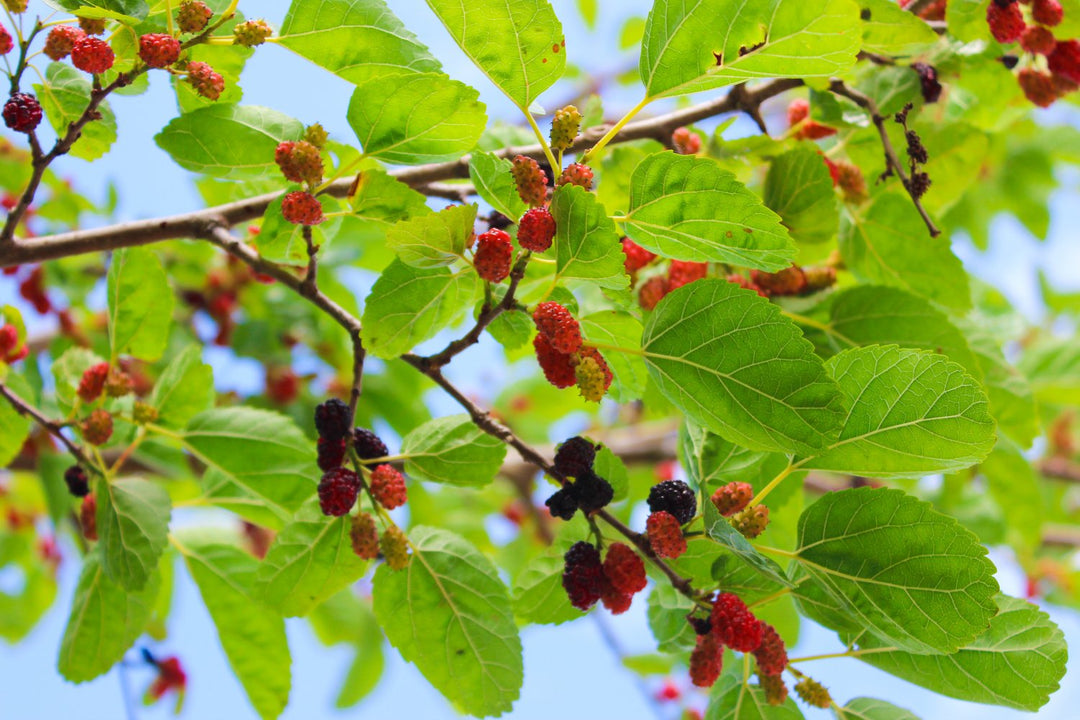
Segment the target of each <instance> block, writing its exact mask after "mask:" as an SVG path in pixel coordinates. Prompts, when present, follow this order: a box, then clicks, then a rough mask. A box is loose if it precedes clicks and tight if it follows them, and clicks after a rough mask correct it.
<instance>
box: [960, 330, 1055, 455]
mask: <svg viewBox="0 0 1080 720" xmlns="http://www.w3.org/2000/svg"><path fill="white" fill-rule="evenodd" d="M960 327H961V329H962V330H963V331H964V333H965V334H966V335H967V340H968V344H969V345H970V346H971V349H972V351H973V352H974V353H975V357H976V359H977V361H978V364H979V368H980V372H981V374H982V376H983V387H984V388H986V394H987V396H988V397H989V398H990V414H991V415H993V416H994V419H995V420H997V424H998V429H999V430H1001V431H1002V432H1004V433H1005V434H1006V435H1008V436H1009V437H1010V438H1011V439H1012V440H1014V441H1015V442H1017V443H1019V444H1020V445H1021V446H1023V447H1029V446H1030V445H1031V443H1032V442H1033V441H1034V440H1035V438H1037V437H1038V436H1039V433H1040V432H1041V428H1040V424H1039V414H1038V412H1037V411H1036V408H1035V397H1034V394H1033V393H1032V391H1031V386H1030V385H1029V384H1028V381H1027V378H1025V377H1024V376H1023V375H1022V374H1021V373H1020V371H1019V370H1017V369H1016V367H1015V366H1013V365H1012V363H1010V362H1009V361H1008V360H1006V359H1005V355H1004V353H1003V352H1002V348H1001V343H999V342H998V341H997V340H996V339H995V338H994V337H993V335H992V334H991V333H990V332H989V331H988V330H987V329H986V327H984V326H983V325H981V324H980V323H977V322H971V321H965V322H964V323H963V324H961V325H960Z"/></svg>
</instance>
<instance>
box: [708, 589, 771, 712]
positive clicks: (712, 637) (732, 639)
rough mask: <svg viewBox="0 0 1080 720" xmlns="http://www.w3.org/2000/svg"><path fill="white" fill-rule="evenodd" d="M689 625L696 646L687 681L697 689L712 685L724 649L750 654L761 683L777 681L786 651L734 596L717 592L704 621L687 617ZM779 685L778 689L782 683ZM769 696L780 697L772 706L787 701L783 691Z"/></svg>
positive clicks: (769, 626) (718, 671) (719, 668)
mask: <svg viewBox="0 0 1080 720" xmlns="http://www.w3.org/2000/svg"><path fill="white" fill-rule="evenodd" d="M690 622H691V624H692V625H693V626H694V630H695V631H696V632H697V634H698V641H697V645H696V647H695V648H694V650H693V652H692V653H691V654H690V678H691V680H692V681H693V682H694V684H695V685H697V686H698V687H711V686H712V684H713V683H714V682H716V679H717V678H718V677H719V675H720V670H721V660H722V658H723V653H724V648H725V647H729V648H731V649H732V650H734V651H735V652H741V653H752V654H753V655H754V659H755V661H756V662H757V666H758V676H759V678H761V680H762V681H763V683H766V682H769V683H772V682H773V681H772V680H767V678H775V679H776V680H779V678H780V675H781V673H783V671H784V668H785V667H787V662H788V659H787V650H786V648H785V647H784V641H783V640H782V639H781V638H780V635H779V634H778V633H777V632H776V629H775V628H774V627H773V626H771V625H769V624H767V623H763V622H762V621H761V620H759V619H758V618H757V617H755V616H754V613H753V612H752V611H751V610H750V608H748V607H747V606H746V603H744V602H743V601H742V599H741V598H739V596H738V595H735V594H734V593H721V594H720V595H718V596H717V597H716V599H715V600H714V601H713V605H712V610H711V611H710V613H709V617H708V618H707V619H706V618H694V617H691V618H690ZM779 684H780V685H781V686H782V685H783V682H782V681H780V683H779ZM767 694H768V693H767ZM773 695H775V696H777V697H779V696H782V699H780V701H779V702H776V703H773V704H781V703H783V700H784V699H786V698H787V689H786V688H784V689H783V691H782V692H781V691H779V690H777V691H775V692H774V693H773ZM770 702H772V697H771V696H770Z"/></svg>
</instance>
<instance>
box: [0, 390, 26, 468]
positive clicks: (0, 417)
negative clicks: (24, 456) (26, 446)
mask: <svg viewBox="0 0 1080 720" xmlns="http://www.w3.org/2000/svg"><path fill="white" fill-rule="evenodd" d="M4 384H5V385H6V386H7V389H8V390H10V391H11V392H13V393H14V394H15V395H16V396H18V397H19V398H20V399H21V400H23V401H25V402H29V401H30V400H31V398H32V397H33V395H32V390H31V389H30V386H29V384H27V382H26V380H24V379H23V377H22V376H21V375H15V374H11V375H8V376H7V377H6V378H4ZM31 425H32V423H31V422H30V418H28V417H25V416H23V415H21V414H19V411H18V410H16V409H15V407H14V406H13V405H12V404H11V403H9V402H8V401H7V400H6V399H4V398H0V427H2V428H4V431H3V432H0V468H2V467H7V465H8V463H10V462H11V461H12V460H14V459H15V458H16V457H18V456H19V453H20V452H22V446H23V442H24V441H25V440H26V438H27V436H28V435H30V427H31Z"/></svg>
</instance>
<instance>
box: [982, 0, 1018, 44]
mask: <svg viewBox="0 0 1080 720" xmlns="http://www.w3.org/2000/svg"><path fill="white" fill-rule="evenodd" d="M986 22H987V24H988V25H989V26H990V34H992V35H993V36H994V39H995V40H997V41H998V42H999V43H1002V44H1008V43H1014V42H1016V41H1017V40H1019V39H1020V36H1021V35H1022V34H1023V33H1024V28H1025V27H1027V26H1026V25H1025V24H1024V14H1023V13H1022V12H1020V4H1019V3H1016V2H1011V3H1008V4H1006V5H1001V4H999V3H998V2H997V0H991V2H990V4H989V5H988V6H987V7H986Z"/></svg>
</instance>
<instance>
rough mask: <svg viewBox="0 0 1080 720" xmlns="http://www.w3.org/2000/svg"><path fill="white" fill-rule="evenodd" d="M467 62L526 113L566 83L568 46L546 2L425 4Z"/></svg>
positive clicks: (434, 0)
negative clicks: (560, 81) (562, 81)
mask: <svg viewBox="0 0 1080 720" xmlns="http://www.w3.org/2000/svg"><path fill="white" fill-rule="evenodd" d="M427 4H428V7H430V8H431V9H432V10H433V11H434V12H435V14H436V15H438V17H439V20H441V21H442V24H443V25H444V26H446V29H447V30H448V31H449V32H450V35H451V36H453V38H454V40H455V41H456V42H457V44H458V45H459V46H461V49H462V50H464V51H465V54H466V55H468V56H469V59H470V60H472V61H473V62H474V63H476V66H477V67H478V68H480V69H481V70H482V71H483V72H484V74H485V75H487V76H488V78H489V79H490V80H491V82H493V83H494V84H495V86H496V87H497V88H499V90H502V91H503V92H504V93H505V94H506V96H507V97H508V98H510V99H511V100H512V101H513V102H514V104H515V105H517V106H518V107H519V108H521V109H523V110H525V109H527V108H528V107H529V106H530V105H532V103H533V100H535V99H536V98H537V97H539V95H540V93H542V92H544V91H545V90H547V89H548V88H549V87H551V86H552V85H554V84H555V81H557V80H558V79H559V78H561V77H562V74H563V70H564V69H565V66H566V42H565V41H564V38H563V30H562V24H561V23H560V22H559V18H557V17H556V16H555V11H554V10H553V9H552V7H551V3H549V2H548V0H513V2H506V0H469V2H462V1H461V0H427Z"/></svg>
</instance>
